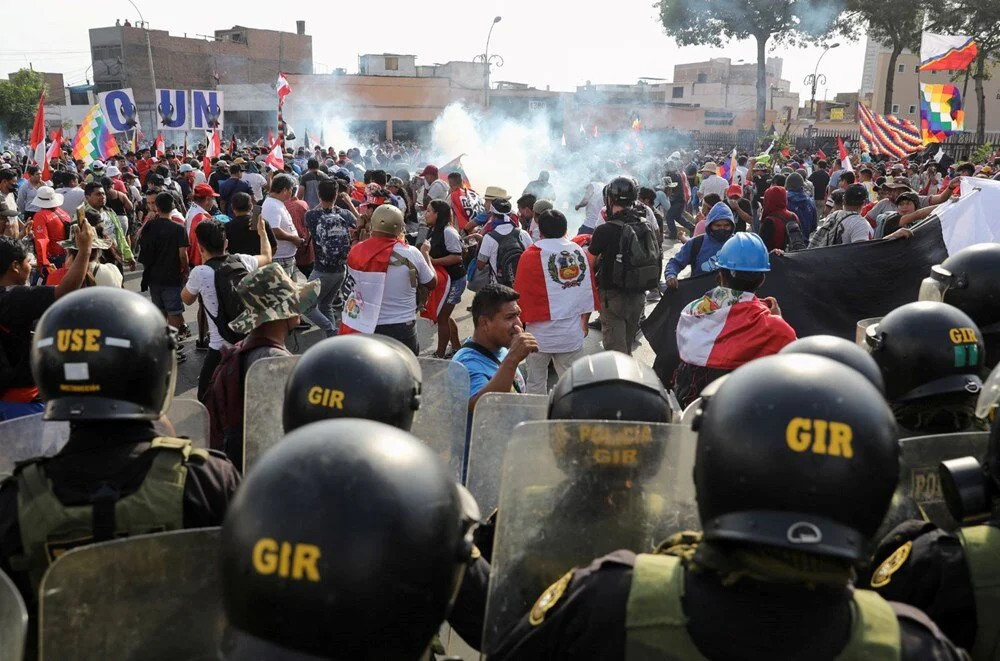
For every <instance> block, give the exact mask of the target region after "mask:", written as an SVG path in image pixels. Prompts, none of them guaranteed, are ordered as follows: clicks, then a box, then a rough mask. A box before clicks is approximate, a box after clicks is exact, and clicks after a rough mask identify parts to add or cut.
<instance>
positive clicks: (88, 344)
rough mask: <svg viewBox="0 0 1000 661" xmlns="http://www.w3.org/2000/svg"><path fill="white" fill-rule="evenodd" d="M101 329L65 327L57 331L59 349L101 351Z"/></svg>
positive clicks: (64, 350) (57, 346)
mask: <svg viewBox="0 0 1000 661" xmlns="http://www.w3.org/2000/svg"><path fill="white" fill-rule="evenodd" d="M100 339H101V331H100V330H99V329H97V328H88V329H82V328H64V329H62V330H59V331H56V348H58V349H59V351H63V352H66V351H100V350H101V344H100Z"/></svg>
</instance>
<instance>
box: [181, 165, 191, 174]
mask: <svg viewBox="0 0 1000 661" xmlns="http://www.w3.org/2000/svg"><path fill="white" fill-rule="evenodd" d="M193 171H194V168H193V167H191V164H190V163H182V164H181V173H184V172H193Z"/></svg>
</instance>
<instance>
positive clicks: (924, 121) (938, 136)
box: [920, 83, 965, 145]
mask: <svg viewBox="0 0 1000 661" xmlns="http://www.w3.org/2000/svg"><path fill="white" fill-rule="evenodd" d="M963 130H965V111H964V110H963V109H962V93H961V92H959V91H958V85H953V84H952V83H943V84H940V85H938V84H933V83H920V133H921V136H922V138H923V141H924V144H925V145H927V144H930V143H932V142H944V141H945V140H946V139H947V138H948V136H950V135H951V134H952V133H960V132H961V131H963Z"/></svg>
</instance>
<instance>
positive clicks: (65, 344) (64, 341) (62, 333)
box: [56, 330, 70, 351]
mask: <svg viewBox="0 0 1000 661" xmlns="http://www.w3.org/2000/svg"><path fill="white" fill-rule="evenodd" d="M69 335H70V332H69V331H68V330H58V331H56V348H57V349H59V351H69Z"/></svg>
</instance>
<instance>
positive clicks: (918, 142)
mask: <svg viewBox="0 0 1000 661" xmlns="http://www.w3.org/2000/svg"><path fill="white" fill-rule="evenodd" d="M858 131H859V133H860V134H861V138H860V142H861V149H863V150H864V151H866V152H868V153H869V154H872V155H873V156H892V157H895V158H905V157H906V156H907V155H909V154H912V153H913V152H916V151H920V150H921V149H923V148H924V141H923V139H922V138H921V136H920V129H919V128H917V126H916V124H914V123H913V122H911V121H909V120H907V119H900V118H899V117H896V116H895V115H879V114H878V113H876V112H873V111H872V110H871V108H869V107H868V106H866V105H865V104H863V103H860V102H859V103H858Z"/></svg>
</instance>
